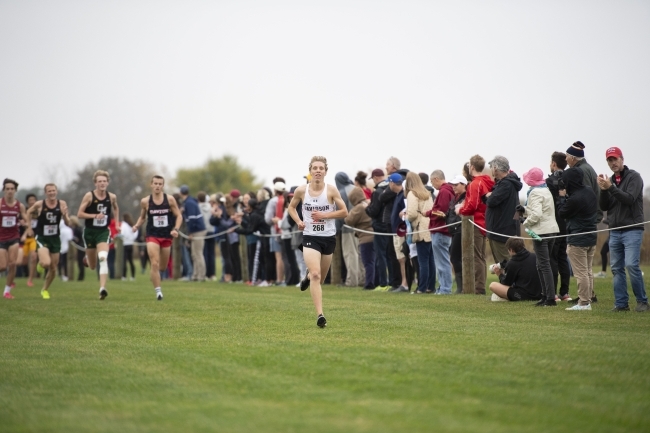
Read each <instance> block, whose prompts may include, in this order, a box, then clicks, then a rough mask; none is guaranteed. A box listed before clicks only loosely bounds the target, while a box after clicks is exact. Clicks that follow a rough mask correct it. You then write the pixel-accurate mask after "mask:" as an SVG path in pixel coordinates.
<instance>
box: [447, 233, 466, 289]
mask: <svg viewBox="0 0 650 433" xmlns="http://www.w3.org/2000/svg"><path fill="white" fill-rule="evenodd" d="M449 260H450V261H451V265H452V266H453V267H454V274H455V275H456V293H463V236H462V233H461V232H460V231H459V232H458V233H456V234H455V235H453V236H452V237H451V249H450V250H449Z"/></svg>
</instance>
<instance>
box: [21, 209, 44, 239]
mask: <svg viewBox="0 0 650 433" xmlns="http://www.w3.org/2000/svg"><path fill="white" fill-rule="evenodd" d="M42 206H43V200H39V201H37V202H36V203H34V204H33V205H32V207H30V208H29V209H27V210H26V211H25V206H24V205H23V204H22V203H21V204H20V216H21V217H22V219H23V221H25V225H26V226H27V227H26V228H25V234H26V235H27V236H31V237H33V236H34V230H33V229H32V215H34V214H36V215H39V214H40V213H41V207H42Z"/></svg>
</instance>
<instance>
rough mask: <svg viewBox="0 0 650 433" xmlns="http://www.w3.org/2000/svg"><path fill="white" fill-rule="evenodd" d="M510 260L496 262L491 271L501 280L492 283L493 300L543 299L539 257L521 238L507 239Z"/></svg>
mask: <svg viewBox="0 0 650 433" xmlns="http://www.w3.org/2000/svg"><path fill="white" fill-rule="evenodd" d="M506 248H507V249H508V254H510V260H508V261H507V262H505V264H494V265H492V266H490V271H492V270H494V273H495V274H496V275H497V276H498V277H499V282H498V283H497V282H494V283H491V284H490V290H491V291H492V300H493V301H538V300H540V299H542V284H541V283H540V280H539V274H538V273H537V257H536V256H535V254H534V253H531V252H530V251H528V250H527V249H526V247H525V246H524V241H523V240H521V239H515V238H510V239H508V240H507V241H506Z"/></svg>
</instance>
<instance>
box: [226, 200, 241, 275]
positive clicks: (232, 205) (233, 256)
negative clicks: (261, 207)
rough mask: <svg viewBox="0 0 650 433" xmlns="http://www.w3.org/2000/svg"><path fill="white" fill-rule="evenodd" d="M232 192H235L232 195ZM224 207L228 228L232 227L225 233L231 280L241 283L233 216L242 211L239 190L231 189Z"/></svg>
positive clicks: (237, 236)
mask: <svg viewBox="0 0 650 433" xmlns="http://www.w3.org/2000/svg"><path fill="white" fill-rule="evenodd" d="M233 194H235V195H234V196H233ZM225 199H226V201H225V204H224V205H225V209H226V214H227V216H228V228H229V229H232V230H230V231H229V232H228V233H227V234H226V238H227V240H228V247H229V248H230V260H231V261H232V281H234V282H236V283H241V282H243V281H242V267H241V254H240V252H239V234H238V233H235V230H234V226H235V225H236V224H237V223H236V222H235V221H234V220H233V217H234V216H235V215H236V214H241V213H242V206H241V201H240V199H241V193H240V192H239V190H236V189H234V190H232V191H231V192H230V194H226V196H225Z"/></svg>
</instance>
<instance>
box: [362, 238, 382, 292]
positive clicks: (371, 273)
mask: <svg viewBox="0 0 650 433" xmlns="http://www.w3.org/2000/svg"><path fill="white" fill-rule="evenodd" d="M377 237H386V236H375V238H377ZM359 253H360V254H361V263H363V268H364V269H365V271H366V281H365V283H364V285H363V288H364V289H374V288H375V244H374V242H365V243H363V244H359ZM385 274H386V271H385V270H384V275H385ZM384 278H386V277H385V276H384Z"/></svg>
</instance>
